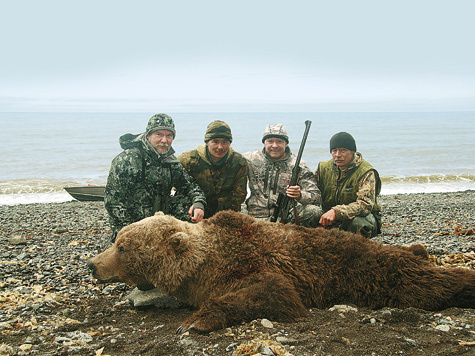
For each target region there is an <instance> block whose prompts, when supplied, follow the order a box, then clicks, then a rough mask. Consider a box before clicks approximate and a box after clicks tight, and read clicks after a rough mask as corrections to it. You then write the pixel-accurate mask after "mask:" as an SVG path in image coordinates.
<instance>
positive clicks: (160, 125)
mask: <svg viewBox="0 0 475 356" xmlns="http://www.w3.org/2000/svg"><path fill="white" fill-rule="evenodd" d="M157 130H168V131H170V132H171V133H172V134H173V138H175V136H176V132H175V123H174V122H173V119H172V118H171V117H170V116H168V115H167V114H155V115H153V116H152V117H151V118H150V120H148V125H147V129H146V130H145V135H146V136H148V135H150V134H151V133H152V132H155V131H157Z"/></svg>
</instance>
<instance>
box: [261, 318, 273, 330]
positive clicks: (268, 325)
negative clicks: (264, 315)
mask: <svg viewBox="0 0 475 356" xmlns="http://www.w3.org/2000/svg"><path fill="white" fill-rule="evenodd" d="M261 325H262V326H263V327H265V328H268V329H272V328H274V324H272V323H271V322H270V321H269V320H267V319H262V320H261Z"/></svg>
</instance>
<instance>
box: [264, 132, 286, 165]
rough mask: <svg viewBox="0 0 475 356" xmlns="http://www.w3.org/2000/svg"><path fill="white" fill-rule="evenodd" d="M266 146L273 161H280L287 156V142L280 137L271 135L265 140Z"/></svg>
mask: <svg viewBox="0 0 475 356" xmlns="http://www.w3.org/2000/svg"><path fill="white" fill-rule="evenodd" d="M264 147H265V150H266V152H267V154H268V155H269V156H270V158H271V159H272V160H273V161H280V160H282V159H284V158H285V149H286V148H287V142H286V141H285V140H283V139H281V138H278V137H269V138H266V139H265V140H264Z"/></svg>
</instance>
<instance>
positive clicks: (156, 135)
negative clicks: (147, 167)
mask: <svg viewBox="0 0 475 356" xmlns="http://www.w3.org/2000/svg"><path fill="white" fill-rule="evenodd" d="M147 138H148V140H149V141H150V144H151V145H152V146H153V147H154V148H155V149H156V150H157V151H158V152H159V153H165V152H167V151H168V149H169V148H170V146H171V145H172V142H173V133H172V132H171V131H168V130H157V131H154V132H152V133H151V134H150V135H148V136H147Z"/></svg>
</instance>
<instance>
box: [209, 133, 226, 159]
mask: <svg viewBox="0 0 475 356" xmlns="http://www.w3.org/2000/svg"><path fill="white" fill-rule="evenodd" d="M206 146H208V152H209V154H210V155H211V158H212V160H213V161H214V162H218V161H219V160H220V159H221V158H223V157H224V156H226V153H228V151H229V147H230V146H231V141H229V140H228V139H227V138H213V139H211V140H209V141H208V142H206Z"/></svg>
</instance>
